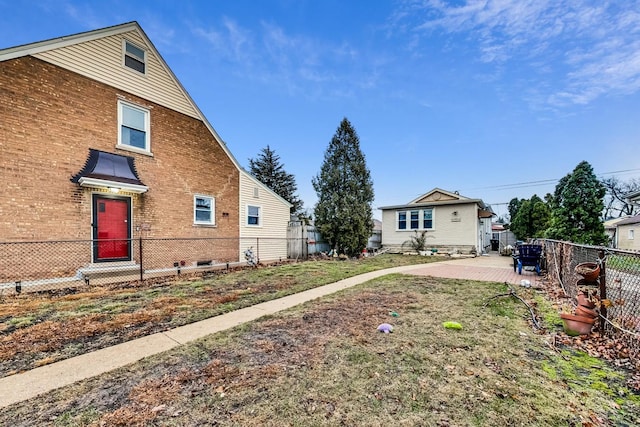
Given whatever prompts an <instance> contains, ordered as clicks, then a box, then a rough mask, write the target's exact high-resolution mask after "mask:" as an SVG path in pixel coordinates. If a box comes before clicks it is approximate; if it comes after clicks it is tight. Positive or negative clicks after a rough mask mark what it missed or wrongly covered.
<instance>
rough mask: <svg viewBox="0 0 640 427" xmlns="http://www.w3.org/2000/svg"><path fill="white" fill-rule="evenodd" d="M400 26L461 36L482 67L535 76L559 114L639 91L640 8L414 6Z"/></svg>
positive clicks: (504, 1) (586, 2)
mask: <svg viewBox="0 0 640 427" xmlns="http://www.w3.org/2000/svg"><path fill="white" fill-rule="evenodd" d="M408 10H411V11H412V12H413V13H409V12H407V11H408ZM416 17H419V18H416ZM394 19H395V22H394V25H396V26H397V28H403V29H404V28H408V27H409V25H408V24H407V22H406V21H407V20H413V21H414V22H413V23H412V24H413V25H412V28H413V31H414V32H415V33H416V34H420V35H421V36H423V37H425V38H430V37H432V36H433V35H434V34H436V35H437V34H441V35H449V36H451V35H461V36H463V37H464V39H465V40H466V41H469V40H471V41H472V45H475V49H476V53H477V56H476V59H477V60H478V61H481V62H483V63H486V64H489V65H491V64H493V65H495V66H498V65H500V64H502V65H506V66H511V67H516V68H518V67H519V68H518V69H520V70H522V69H524V70H526V71H528V72H530V73H531V72H532V73H534V75H535V76H536V79H537V84H538V85H539V86H540V87H539V88H538V90H539V91H547V95H546V96H544V97H543V98H546V99H547V100H548V102H549V103H550V104H551V105H553V106H562V105H568V104H587V103H589V102H591V101H593V100H595V99H597V98H598V97H601V96H607V95H617V94H621V93H625V94H628V93H635V92H637V91H638V90H640V83H639V81H640V42H639V41H638V40H640V2H639V1H638V0H632V1H627V2H613V3H602V2H600V1H597V0H574V1H571V2H558V1H554V0H526V1H523V0H518V1H512V0H467V1H463V2H462V3H459V2H457V3H456V4H453V3H452V2H448V1H445V0H427V1H425V2H421V3H417V2H413V1H411V2H408V3H405V6H404V8H403V9H402V11H399V12H398V13H396V15H395V17H394ZM416 19H420V20H416ZM447 42H448V43H451V42H450V41H447ZM418 46H419V45H418ZM549 83H551V84H549ZM539 95H540V93H538V96H536V99H540V98H539Z"/></svg>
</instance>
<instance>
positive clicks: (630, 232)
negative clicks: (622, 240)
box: [628, 228, 633, 240]
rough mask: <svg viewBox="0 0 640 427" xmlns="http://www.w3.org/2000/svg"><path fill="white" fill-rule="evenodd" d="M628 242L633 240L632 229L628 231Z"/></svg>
mask: <svg viewBox="0 0 640 427" xmlns="http://www.w3.org/2000/svg"><path fill="white" fill-rule="evenodd" d="M628 236H629V240H633V228H632V229H630V230H629V234H628Z"/></svg>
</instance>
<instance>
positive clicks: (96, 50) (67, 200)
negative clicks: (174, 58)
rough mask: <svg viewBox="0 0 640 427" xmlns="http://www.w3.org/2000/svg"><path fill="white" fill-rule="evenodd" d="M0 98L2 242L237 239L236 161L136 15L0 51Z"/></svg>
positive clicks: (227, 255)
mask: <svg viewBox="0 0 640 427" xmlns="http://www.w3.org/2000/svg"><path fill="white" fill-rule="evenodd" d="M0 99H1V100H2V102H0V117H2V120H0V153H1V156H0V176H1V179H2V182H3V189H2V193H0V241H3V242H19V241H53V240H74V239H77V240H83V241H84V240H87V241H97V240H98V239H103V240H104V242H102V243H98V244H92V245H91V246H90V247H86V246H84V247H82V248H81V249H73V251H74V252H80V253H79V254H75V253H74V256H80V257H82V262H83V265H96V264H99V265H106V264H100V263H106V262H112V263H130V264H135V263H136V250H135V248H133V247H132V245H133V242H132V240H131V239H135V238H137V237H145V238H154V237H158V238H178V237H180V238H185V237H187V238H235V239H238V238H239V233H240V224H241V219H240V217H239V206H240V200H239V198H240V167H239V165H238V164H237V161H236V160H235V159H234V157H233V156H232V154H231V153H230V151H229V150H228V148H227V147H226V146H225V144H224V142H223V141H222V139H221V138H220V137H219V136H218V135H217V133H216V131H215V130H214V129H213V127H212V126H211V124H210V123H209V122H208V121H207V119H206V118H205V117H204V115H203V114H202V112H201V111H200V110H199V109H198V107H197V106H196V104H195V103H194V101H193V100H192V99H191V97H190V96H189V94H188V93H187V92H186V90H185V89H184V88H183V87H182V85H181V84H180V82H179V81H178V79H177V78H176V76H175V75H174V74H173V72H172V71H171V70H170V69H169V67H168V65H167V64H166V63H165V61H164V60H163V59H162V57H161V56H160V54H159V53H158V51H157V50H156V49H155V47H154V46H153V44H152V42H151V41H150V40H149V38H148V37H147V36H146V34H145V33H144V31H143V30H142V28H141V27H140V26H139V25H138V24H137V23H136V22H131V23H126V24H122V25H117V26H113V27H108V28H104V29H100V30H95V31H89V32H85V33H80V34H76V35H71V36H67V37H61V38H56V39H51V40H46V41H42V42H37V43H32V44H28V45H23V46H17V47H13V48H8V49H3V50H0ZM218 251H219V255H217V256H219V258H220V259H222V260H225V259H226V260H238V259H239V258H240V254H239V246H238V242H237V240H236V241H233V242H230V243H229V244H227V245H223V244H220V245H218ZM50 252H51V253H48V254H46V257H49V258H54V257H55V256H57V252H59V251H50ZM53 252H56V253H53ZM184 252H185V251H181V253H179V254H175V256H174V258H175V259H180V260H181V262H183V263H184V262H185V260H184V259H183V258H188V257H190V258H191V259H188V260H186V262H187V263H189V262H192V261H194V262H195V260H196V259H197V258H198V257H199V256H205V255H199V254H198V253H197V250H195V251H193V252H194V253H190V254H189V255H185V253H184ZM5 255H6V256H7V257H10V256H11V255H10V254H9V251H8V252H6V253H5ZM31 255H33V254H31ZM19 256H23V255H16V257H19ZM43 256H44V255H43ZM66 256H67V257H69V254H66ZM206 256H209V257H210V255H209V254H207V255H206ZM5 261H7V260H5ZM14 261H15V260H14ZM68 273H69V272H60V273H59V274H60V275H64V274H68ZM1 279H2V277H0V282H2V280H1Z"/></svg>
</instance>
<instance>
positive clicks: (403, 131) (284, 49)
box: [0, 0, 640, 218]
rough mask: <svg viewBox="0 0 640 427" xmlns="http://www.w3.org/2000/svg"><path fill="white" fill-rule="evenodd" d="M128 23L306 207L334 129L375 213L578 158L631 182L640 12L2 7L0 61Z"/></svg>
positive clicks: (521, 189) (466, 7) (620, 6)
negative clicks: (9, 52) (371, 196)
mask: <svg viewBox="0 0 640 427" xmlns="http://www.w3.org/2000/svg"><path fill="white" fill-rule="evenodd" d="M129 21H138V22H139V23H140V25H141V26H142V28H143V29H144V31H145V32H146V33H147V35H148V36H149V38H150V39H151V40H152V42H153V43H154V44H155V46H156V48H157V49H158V50H159V52H160V53H161V55H162V56H163V58H164V59H165V61H166V62H167V63H168V64H169V66H170V67H171V68H172V70H173V71H174V73H175V74H176V76H177V77H178V79H179V80H180V81H181V83H182V84H183V86H184V87H185V88H186V89H187V91H188V92H189V94H190V95H191V96H192V98H193V99H194V100H195V102H196V103H197V104H198V106H199V107H200V109H201V110H202V111H203V113H204V114H205V115H206V116H207V118H208V120H209V121H210V122H211V124H212V125H213V126H214V128H215V129H216V131H217V132H218V133H219V134H220V136H221V137H222V138H223V139H224V140H225V142H226V143H227V145H228V147H229V148H230V150H231V152H232V153H233V155H234V156H235V157H236V159H237V160H238V161H239V163H240V164H241V165H242V166H244V167H245V168H248V163H249V162H248V159H249V158H256V157H257V156H258V154H259V153H260V151H261V150H262V149H263V148H264V147H266V146H267V145H269V146H270V147H271V148H272V149H273V150H275V152H276V154H278V155H279V156H280V158H281V161H282V162H283V163H284V166H285V169H286V170H287V172H289V173H291V174H293V175H295V177H296V182H297V185H298V193H299V196H300V197H301V198H302V199H303V200H304V202H305V207H306V208H309V209H312V208H313V206H314V204H315V202H316V200H317V197H316V194H315V191H314V190H313V187H312V185H311V179H312V177H314V176H315V175H317V174H318V172H319V170H320V167H321V164H322V161H323V156H324V152H325V150H326V148H327V146H328V144H329V141H330V140H331V137H332V136H333V135H334V133H335V131H336V129H337V127H338V125H339V124H340V121H341V120H342V118H343V117H347V118H348V119H349V121H350V122H351V123H352V125H353V126H354V128H355V129H356V131H357V133H358V136H359V137H360V144H361V149H362V151H363V153H364V155H365V157H366V160H367V165H368V166H369V169H370V170H371V174H372V179H373V182H374V191H375V195H376V198H375V202H374V206H373V207H374V216H375V217H377V218H379V217H380V213H379V211H377V210H376V209H375V208H376V207H378V206H386V205H396V204H403V203H406V202H409V201H410V200H412V199H414V198H416V197H418V196H419V195H421V194H423V193H425V192H427V191H428V190H430V189H432V188H434V187H440V188H443V189H445V190H450V191H459V192H460V194H462V195H464V196H467V197H472V198H481V199H483V200H484V201H485V202H486V203H489V204H492V206H493V207H494V210H495V211H496V212H497V213H498V214H504V213H506V203H507V202H508V201H509V200H511V199H512V198H514V197H519V198H530V197H531V196H532V195H533V194H538V195H539V196H541V197H542V196H544V194H546V193H547V192H553V189H554V188H555V184H556V180H557V179H559V178H561V177H563V176H564V175H566V174H567V173H570V172H571V171H572V170H573V168H574V167H575V166H576V165H577V164H578V163H580V162H581V161H583V160H586V161H588V162H589V163H590V164H591V165H592V166H593V168H594V171H595V172H596V174H597V175H598V176H601V177H610V176H617V177H618V178H620V179H621V180H629V179H632V178H639V177H640V156H639V154H640V144H639V141H638V140H639V137H640V1H636V0H619V1H615V0H614V1H608V2H606V1H585V0H574V1H565V2H562V1H556V0H530V1H529V0H519V1H508V0H499V1H498V0H497V1H490V0H484V1H475V0H455V1H453V0H452V1H445V0H423V1H381V0H376V1H374V0H352V1H348V0H314V1H307V0H253V1H248V0H234V1H221V0H210V1H168V0H162V1H161V0H158V1H149V0H147V1H144V0H139V1H135V2H132V1H115V0H114V1H100V0H91V1H75V0H74V1H65V0H52V1H16V0H13V1H7V0H0V48H5V47H10V46H15V45H20V44H26V43H31V42H35V41H40V40H45V39H49V38H54V37H60V36H64V35H70V34H75V33H78V32H83V31H88V30H93V29H98V28H102V27H107V26H111V25H117V24H121V23H124V22H129Z"/></svg>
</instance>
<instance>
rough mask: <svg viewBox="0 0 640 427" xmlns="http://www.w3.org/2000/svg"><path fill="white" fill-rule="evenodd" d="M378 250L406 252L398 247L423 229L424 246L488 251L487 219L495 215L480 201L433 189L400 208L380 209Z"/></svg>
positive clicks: (475, 251) (460, 250)
mask: <svg viewBox="0 0 640 427" xmlns="http://www.w3.org/2000/svg"><path fill="white" fill-rule="evenodd" d="M379 209H380V210H381V211H382V247H383V248H387V249H388V250H389V251H392V252H393V251H396V252H401V251H404V250H409V248H408V247H405V248H403V247H402V244H403V243H404V242H406V241H408V240H410V238H411V236H413V235H414V233H416V232H417V233H421V232H422V231H424V230H427V236H428V238H427V247H428V248H433V249H438V251H439V252H459V253H463V254H471V253H476V254H477V253H482V252H488V251H489V250H490V246H491V243H490V239H491V217H493V216H494V215H495V214H494V213H493V212H492V211H491V208H490V207H489V206H487V205H485V204H484V202H483V201H482V200H480V199H470V198H467V197H464V196H461V195H459V194H457V193H453V192H449V191H445V190H442V189H439V188H434V189H433V190H431V191H429V192H428V193H425V194H423V195H422V196H420V197H418V198H417V199H415V200H412V201H410V202H409V203H407V204H404V205H395V206H383V207H381V208H379Z"/></svg>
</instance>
